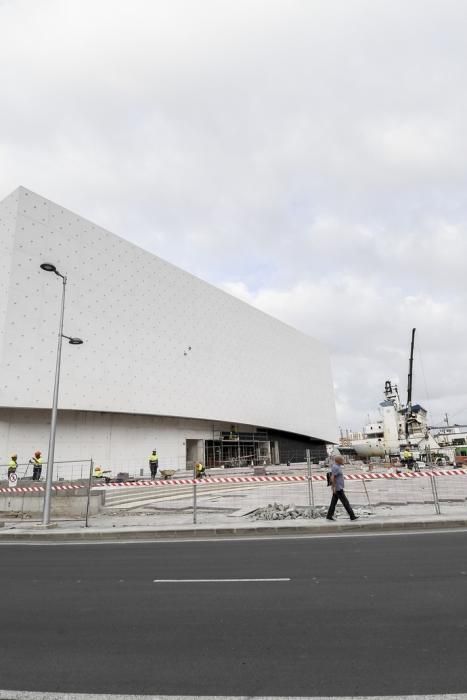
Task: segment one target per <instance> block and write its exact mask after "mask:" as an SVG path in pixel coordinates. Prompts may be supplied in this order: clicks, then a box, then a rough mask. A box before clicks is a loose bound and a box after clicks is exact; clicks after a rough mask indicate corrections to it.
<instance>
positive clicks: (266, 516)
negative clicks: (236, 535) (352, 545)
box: [250, 503, 328, 520]
mask: <svg viewBox="0 0 467 700" xmlns="http://www.w3.org/2000/svg"><path fill="white" fill-rule="evenodd" d="M327 510H328V509H327V508H326V507H325V506H322V507H320V508H313V507H312V506H295V505H293V504H291V505H283V504H282V503H269V504H268V505H267V506H264V507H262V508H258V509H257V510H255V512H254V513H252V514H251V516H250V517H251V518H252V520H296V519H297V518H307V519H311V518H324V517H326V513H327Z"/></svg>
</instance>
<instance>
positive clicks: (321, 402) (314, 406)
mask: <svg viewBox="0 0 467 700" xmlns="http://www.w3.org/2000/svg"><path fill="white" fill-rule="evenodd" d="M12 216H13V217H15V228H14V241H13V244H12V242H11V235H12V234H11V231H12ZM0 225H1V226H2V227H3V228H2V229H1V230H2V238H3V237H4V244H3V248H2V251H3V253H4V259H3V262H2V263H1V265H2V268H1V269H2V270H3V269H5V270H11V274H9V275H8V274H6V276H5V277H4V279H2V276H1V275H0V282H2V283H3V284H8V288H7V290H6V291H7V295H6V297H5V296H3V297H2V298H3V302H1V301H0V305H1V303H3V305H4V304H5V298H6V299H7V307H6V309H5V308H4V307H3V312H2V307H1V306H0V323H3V326H0V334H1V335H2V336H3V355H2V358H1V362H0V406H3V407H7V408H9V407H16V408H38V409H40V408H49V407H50V405H51V401H52V387H53V378H54V371H55V355H56V333H57V328H58V318H59V311H60V295H61V286H62V285H61V280H60V279H59V278H58V277H56V276H55V275H53V274H52V273H46V272H44V271H42V270H40V269H39V265H40V264H41V263H42V262H52V263H54V264H55V265H57V267H58V269H60V271H62V272H63V273H64V274H67V275H68V286H67V303H66V315H65V328H64V330H65V333H66V334H67V335H76V336H79V337H82V338H84V339H85V341H86V342H85V344H84V345H82V346H79V347H72V346H70V345H68V344H65V345H64V347H63V355H62V377H61V389H60V407H61V408H63V409H68V410H73V411H95V412H105V413H109V412H113V413H116V412H118V413H122V414H126V415H127V416H128V415H129V414H135V415H137V416H141V415H142V414H145V415H149V416H154V415H159V416H171V417H173V418H176V417H179V416H183V417H189V418H197V419H203V420H208V421H212V420H216V421H225V422H226V423H228V424H235V423H240V424H250V425H258V426H264V427H269V428H276V429H279V430H285V431H291V432H294V433H300V434H303V435H307V436H310V437H315V438H320V439H324V440H328V441H333V440H336V439H337V432H338V431H337V424H336V416H335V406H334V396H333V389H332V381H331V372H330V362H329V355H328V352H327V350H326V349H325V348H324V347H323V346H322V345H321V344H320V343H319V342H317V341H316V340H313V339H312V338H309V337H307V336H305V335H304V334H302V333H300V332H298V331H297V330H295V329H293V328H291V327H289V326H287V325H286V324H284V323H281V322H279V321H277V320H275V319H274V318H271V317H270V316H268V315H266V314H264V313H261V312H260V311H257V310H256V309H254V308H252V307H251V306H249V305H247V304H245V303H243V302H241V301H239V300H238V299H236V298H234V297H232V296H230V295H229V294H226V293H224V292H223V291H221V290H219V289H216V288H215V287H213V286H211V285H209V284H207V283H205V282H203V281H201V280H199V279H197V278H196V277H193V276H192V275H190V274H188V273H187V272H184V271H182V270H180V269H178V268H176V267H174V266H173V265H170V264H169V263H167V262H165V261H164V260H161V259H160V258H158V257H156V256H154V255H152V254H150V253H148V252H146V251H144V250H142V249H140V248H137V247H136V246H134V245H132V244H131V243H128V242H127V241H125V240H123V239H121V238H118V237H117V236H115V235H113V234H111V233H109V232H108V231H105V230H104V229H102V228H100V227H99V226H96V225H94V224H92V223H90V222H89V221H87V220H85V219H83V218H82V217H80V216H77V215H76V214H73V213H72V212H70V211H67V210H66V209H64V208H62V207H60V206H58V205H56V204H54V203H52V202H50V201H48V200H47V199H44V198H43V197H40V196H39V195H36V194H34V193H33V192H30V191H28V190H26V189H24V188H19V190H18V191H17V192H16V193H14V195H13V197H12V198H11V199H10V200H8V201H6V203H4V204H3V206H2V208H1V210H0ZM188 346H191V347H192V350H191V351H189V352H187V354H186V355H185V354H184V351H185V350H186V348H187V347H188ZM87 415H88V416H90V415H91V414H89V413H88V414H87ZM83 420H84V418H83ZM86 420H88V419H87V418H86ZM89 420H91V421H96V422H97V421H98V419H97V418H95V417H91V418H89ZM125 420H126V419H125ZM136 423H137V424H138V426H139V425H141V424H142V420H140V418H138V420H137V421H136ZM96 424H97V423H96ZM128 426H129V424H128ZM127 429H128V430H129V440H130V441H133V440H134V438H135V435H134V432H135V431H136V433H138V432H139V428H135V429H134V430H133V429H132V428H131V427H130V426H129V427H128V428H127ZM101 434H102V431H101V430H100V429H99V431H98V432H96V434H95V438H94V439H95V441H97V440H100V439H101ZM41 444H42V446H44V443H43V442H42V443H41ZM37 446H38V445H34V447H37ZM93 449H94V448H93ZM119 449H120V448H119ZM138 449H139V448H138ZM29 451H30V450H29ZM144 451H146V445H145V447H144ZM171 451H172V450H171Z"/></svg>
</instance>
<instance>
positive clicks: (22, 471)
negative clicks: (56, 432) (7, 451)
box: [0, 458, 91, 485]
mask: <svg viewBox="0 0 467 700" xmlns="http://www.w3.org/2000/svg"><path fill="white" fill-rule="evenodd" d="M90 463H91V459H90V458H87V459H70V460H63V461H58V462H54V469H53V479H54V481H77V480H81V479H87V478H88V477H89V468H90ZM16 476H17V479H18V485H19V484H20V482H21V481H28V480H32V477H33V465H32V464H31V463H29V462H21V463H18V466H17V469H16ZM46 477H47V461H46V460H44V463H43V465H42V471H41V475H40V479H39V481H40V482H45V480H46ZM3 480H5V481H6V480H8V464H0V481H3Z"/></svg>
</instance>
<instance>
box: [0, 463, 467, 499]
mask: <svg viewBox="0 0 467 700" xmlns="http://www.w3.org/2000/svg"><path fill="white" fill-rule="evenodd" d="M466 475H467V469H424V470H423V471H419V472H414V471H410V472H399V473H398V472H367V473H365V474H345V475H344V479H347V480H349V481H375V480H378V479H400V480H404V479H414V478H419V477H426V476H466ZM311 480H312V481H326V474H312V476H311ZM304 481H308V476H307V475H306V474H296V475H292V474H290V475H285V474H283V475H280V474H278V475H275V476H208V477H205V478H203V479H193V478H189V479H188V478H187V479H154V480H140V481H119V482H110V483H108V484H106V483H100V484H99V486H103V487H106V488H126V487H128V486H193V484H198V485H202V484H264V483H269V484H274V483H276V484H277V483H294V482H295V483H302V482H304ZM86 487H87V484H64V485H63V486H60V485H58V484H57V485H55V486H52V490H53V491H69V490H71V489H83V488H86ZM44 491H45V488H44V486H9V487H4V488H0V493H35V492H38V493H40V492H44Z"/></svg>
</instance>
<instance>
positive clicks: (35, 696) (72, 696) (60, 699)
mask: <svg viewBox="0 0 467 700" xmlns="http://www.w3.org/2000/svg"><path fill="white" fill-rule="evenodd" d="M388 697H390V698H392V700H467V694H466V693H449V694H441V695H390V696H387V695H352V696H345V697H344V696H340V695H339V697H338V698H337V700H388ZM0 700H271V696H270V695H154V694H147V695H113V694H111V693H103V694H95V693H47V692H43V693H41V692H29V691H22V690H0ZM273 700H336V696H335V695H332V696H329V695H326V696H324V695H319V696H318V695H293V696H292V695H274V698H273Z"/></svg>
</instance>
